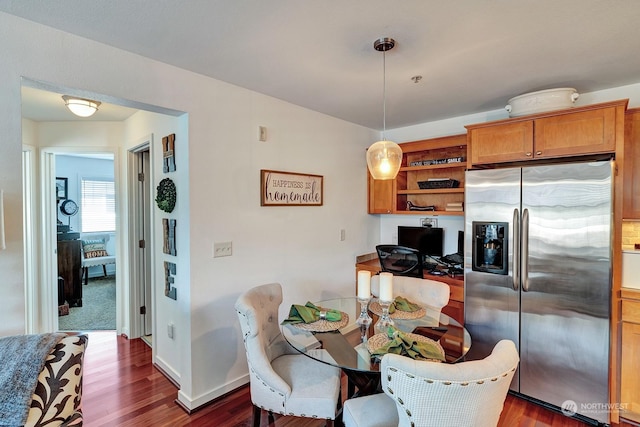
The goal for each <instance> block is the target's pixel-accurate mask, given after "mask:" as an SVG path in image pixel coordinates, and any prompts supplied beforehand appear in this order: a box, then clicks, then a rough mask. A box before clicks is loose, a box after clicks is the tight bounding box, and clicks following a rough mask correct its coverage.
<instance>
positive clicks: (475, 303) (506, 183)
mask: <svg viewBox="0 0 640 427" xmlns="http://www.w3.org/2000/svg"><path fill="white" fill-rule="evenodd" d="M520 180H521V170H520V169H492V170H480V171H468V172H467V174H466V177H465V211H466V212H465V327H466V328H467V330H468V331H469V333H470V334H471V337H472V338H471V339H472V345H471V348H470V350H469V353H467V356H466V359H467V360H474V359H482V358H484V357H486V356H488V355H489V354H490V353H491V350H492V349H493V347H494V346H495V345H496V343H497V342H498V341H500V340H501V339H510V340H512V341H513V342H514V343H515V344H516V347H517V346H518V345H519V339H518V336H519V316H520V296H519V291H518V287H517V286H514V275H513V274H514V272H513V248H514V247H517V246H516V245H514V244H513V241H514V240H513V239H514V234H513V230H514V229H517V227H514V224H513V219H514V211H517V210H518V209H519V208H520ZM474 221H476V222H483V221H484V222H504V223H507V224H508V227H507V228H508V234H509V236H508V239H507V241H508V245H506V246H507V251H508V258H507V260H508V261H507V264H508V274H506V275H504V274H492V273H490V272H483V271H474V270H473V268H472V266H473V265H474V262H475V260H473V255H472V253H473V247H474V243H473V242H474V239H475V238H476V237H478V238H481V237H480V236H475V235H474V232H473V222H474ZM517 241H518V240H517V236H516V242H517ZM476 252H479V251H478V250H477V251H476ZM512 389H514V390H516V391H517V390H518V375H517V373H516V375H515V376H514V380H513V382H512Z"/></svg>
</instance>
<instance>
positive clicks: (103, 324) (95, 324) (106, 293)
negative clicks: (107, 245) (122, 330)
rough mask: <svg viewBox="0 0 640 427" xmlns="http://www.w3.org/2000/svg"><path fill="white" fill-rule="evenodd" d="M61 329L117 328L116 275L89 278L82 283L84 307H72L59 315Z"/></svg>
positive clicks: (95, 329)
mask: <svg viewBox="0 0 640 427" xmlns="http://www.w3.org/2000/svg"><path fill="white" fill-rule="evenodd" d="M58 325H59V326H58V329H59V330H60V331H98V330H115V329H116V279H115V276H107V277H104V278H103V277H96V278H94V279H89V284H88V285H86V286H85V285H82V307H70V308H69V314H68V315H66V316H59V317H58Z"/></svg>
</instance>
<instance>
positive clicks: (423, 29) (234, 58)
mask: <svg viewBox="0 0 640 427" xmlns="http://www.w3.org/2000/svg"><path fill="white" fill-rule="evenodd" d="M0 11H4V12H7V13H10V14H13V15H17V16H20V17H23V18H26V19H29V20H32V21H36V22H39V23H42V24H44V25H48V26H51V27H55V28H58V29H61V30H63V31H66V32H69V33H73V34H77V35H79V36H83V37H86V38H89V39H93V40H96V41H99V42H102V43H105V44H108V45H111V46H115V47H118V48H121V49H124V50H127V51H130V52H134V53H137V54H140V55H143V56H146V57H149V58H154V59H157V60H159V61H162V62H165V63H168V64H172V65H175V66H178V67H181V68H184V69H188V70H192V71H195V72H198V73H201V74H204V75H208V76H211V77H214V78H216V79H219V80H223V81H226V82H229V83H232V84H235V85H238V86H242V87H245V88H249V89H252V90H255V91H257V92H261V93H264V94H267V95H271V96H274V97H276V98H280V99H283V100H286V101H289V102H291V103H294V104H297V105H300V106H303V107H307V108H310V109H312V110H316V111H319V112H323V113H326V114H328V115H331V116H334V117H338V118H341V119H344V120H347V121H350V122H353V123H358V124H361V125H363V126H366V127H369V128H373V129H380V128H382V82H383V79H382V53H380V52H377V51H375V50H374V49H373V42H374V41H375V40H376V39H378V38H380V37H393V38H394V39H395V40H396V42H397V44H396V47H395V49H393V50H391V51H389V52H388V53H387V54H386V64H387V67H386V75H387V113H386V120H387V128H396V127H402V126H408V125H411V124H416V123H423V122H428V121H432V120H438V119H443V118H449V117H455V116H460V115H464V114H471V113H475V112H481V111H487V110H493V109H499V108H502V107H504V106H505V105H506V103H507V101H508V100H509V98H511V97H514V96H516V95H520V94H522V93H526V92H531V91H535V90H541V89H548V88H554V87H574V88H576V89H577V90H578V92H581V93H585V92H592V91H596V90H601V89H606V88H610V87H615V86H623V85H626V84H631V83H638V82H640V54H639V49H638V48H639V47H640V24H639V22H640V1H638V0H517V1H516V0H510V1H509V0H449V1H446V0H402V1H396V2H391V1H388V0H387V1H380V0H317V1H301V0H190V1H179V0H154V1H131V0H109V1H98V0H56V1H47V2H45V1H42V0H0ZM415 75H421V76H422V80H421V81H420V82H419V83H417V84H416V83H413V81H412V80H411V77H412V76H415ZM105 107H106V106H105ZM30 108H31V107H30V106H29V105H27V101H26V100H25V105H24V111H25V114H27V111H28V110H30ZM105 109H106V108H105ZM96 119H98V118H97V117H96Z"/></svg>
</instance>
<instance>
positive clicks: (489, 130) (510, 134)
mask: <svg viewBox="0 0 640 427" xmlns="http://www.w3.org/2000/svg"><path fill="white" fill-rule="evenodd" d="M468 147H469V148H468V149H469V151H470V158H471V164H473V165H482V164H491V163H504V162H517V161H522V160H530V159H531V158H532V157H533V122H532V121H521V122H515V123H503V124H499V125H495V126H490V127H480V128H477V129H470V130H469V140H468Z"/></svg>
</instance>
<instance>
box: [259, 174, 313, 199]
mask: <svg viewBox="0 0 640 427" xmlns="http://www.w3.org/2000/svg"><path fill="white" fill-rule="evenodd" d="M322 180H323V177H322V175H310V174H303V173H293V172H280V171H272V170H266V169H262V170H260V205H261V206H322Z"/></svg>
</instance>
